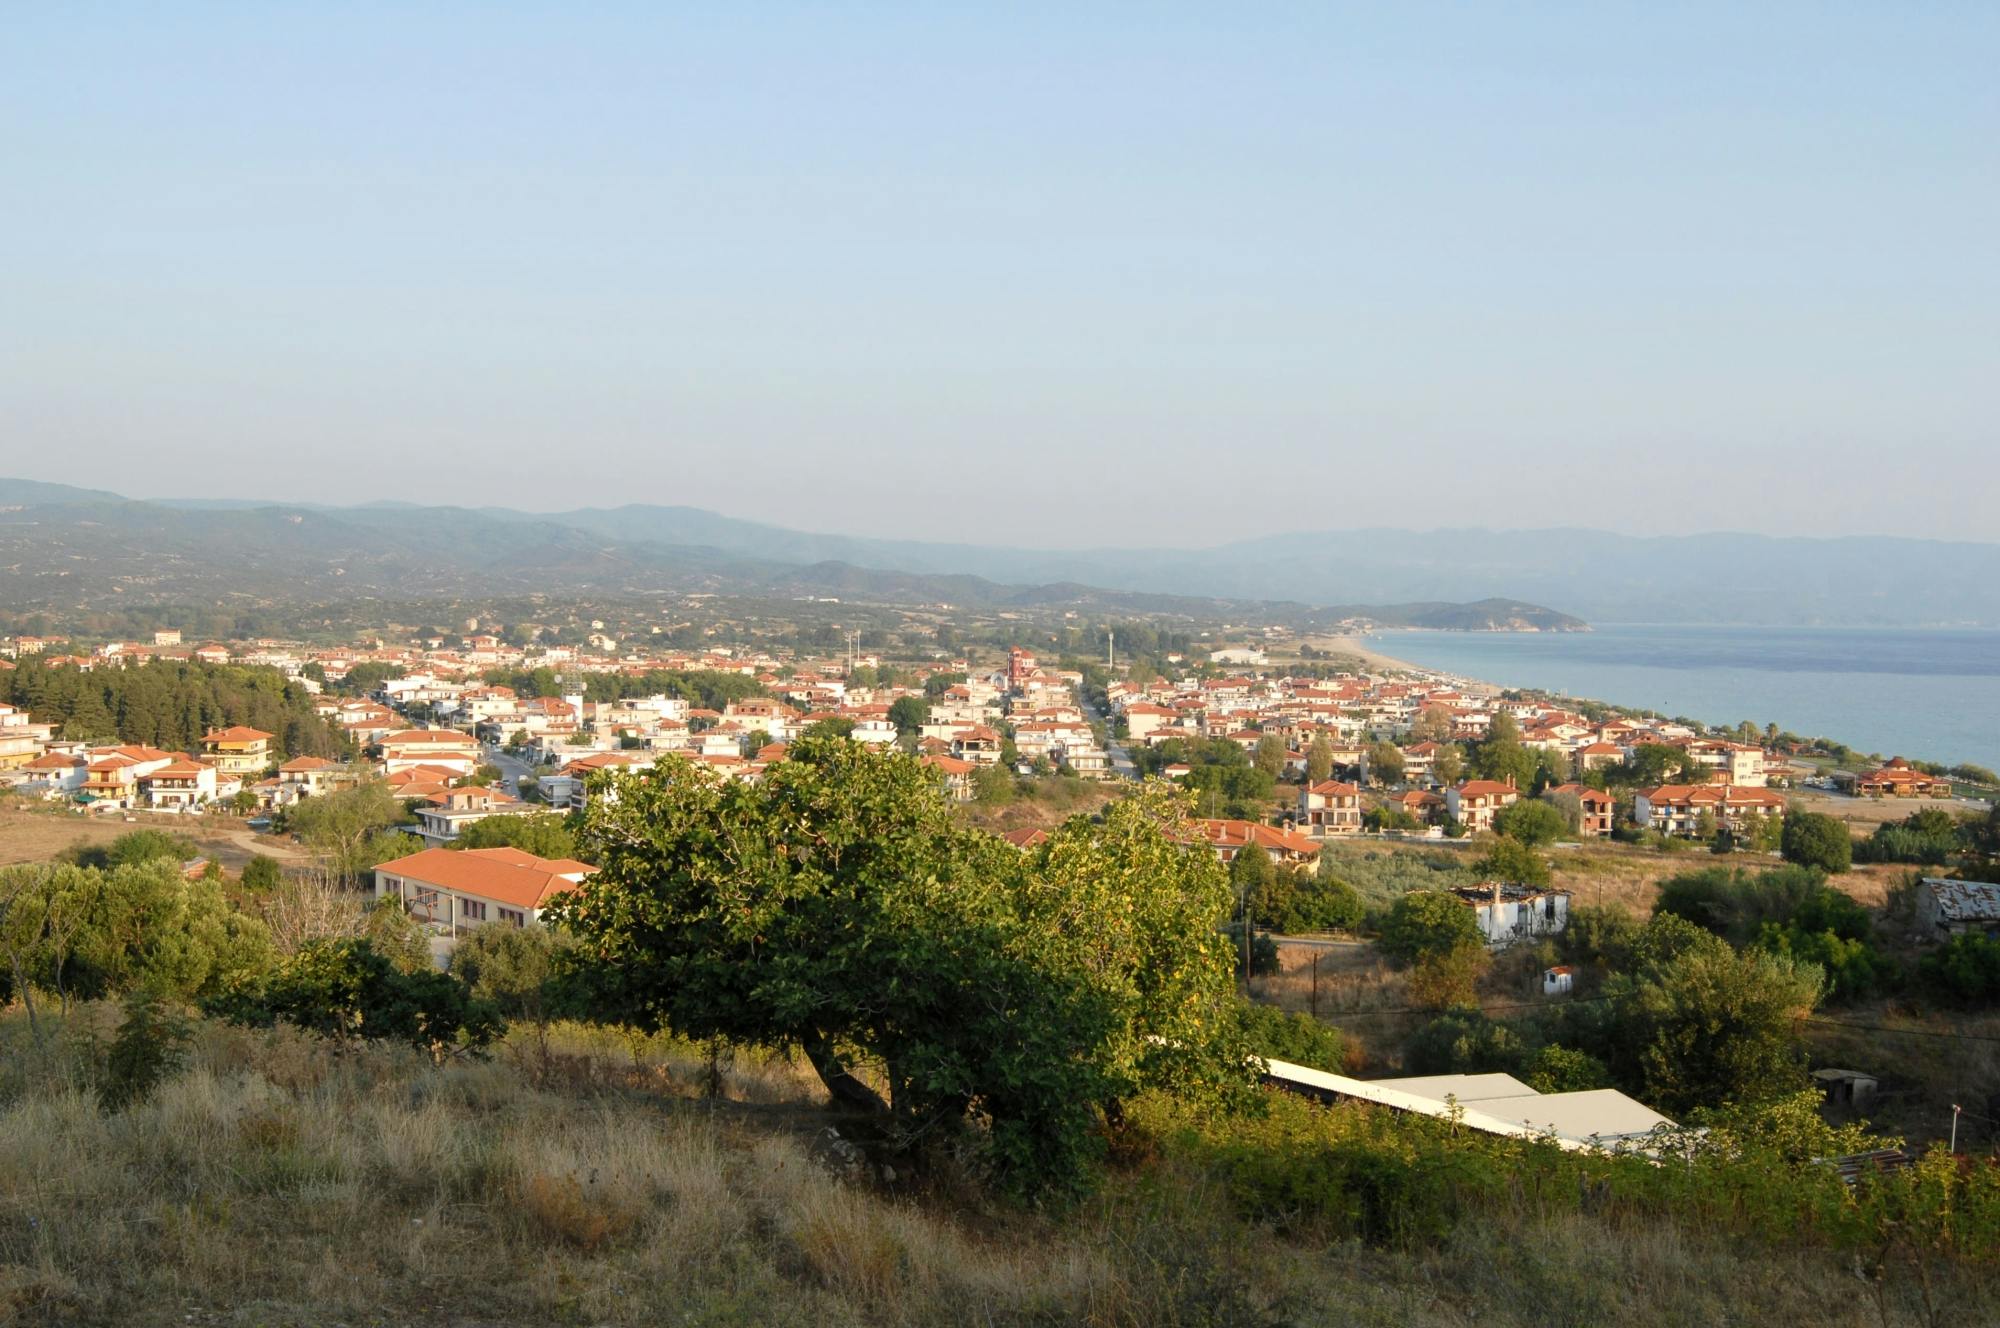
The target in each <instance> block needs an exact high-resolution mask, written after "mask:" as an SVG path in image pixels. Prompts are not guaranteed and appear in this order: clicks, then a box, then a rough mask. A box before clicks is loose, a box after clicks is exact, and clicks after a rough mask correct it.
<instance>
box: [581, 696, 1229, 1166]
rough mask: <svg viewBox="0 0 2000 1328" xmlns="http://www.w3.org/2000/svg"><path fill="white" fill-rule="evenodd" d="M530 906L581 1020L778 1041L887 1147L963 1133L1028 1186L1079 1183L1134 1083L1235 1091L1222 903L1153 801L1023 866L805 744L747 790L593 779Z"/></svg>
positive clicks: (873, 757)
mask: <svg viewBox="0 0 2000 1328" xmlns="http://www.w3.org/2000/svg"><path fill="white" fill-rule="evenodd" d="M614 782H615V784H616V787H617V790H618V797H617V798H616V799H606V798H600V799H596V800H594V801H593V802H592V804H591V809H590V812H589V814H588V816H587V817H586V820H585V823H584V827H583V831H582V836H581V846H582V848H583V851H584V852H585V853H586V854H589V855H591V856H593V857H594V858H595V860H596V861H597V862H598V863H599V864H600V867H601V870H600V871H599V872H598V873H596V874H595V875H593V876H591V877H588V878H586V880H585V881H584V882H583V883H582V884H581V885H580V886H579V887H578V888H577V889H576V890H574V891H572V892H569V893H567V894H565V895H563V896H561V897H560V898H559V899H558V900H557V902H556V903H555V905H554V907H553V908H552V909H551V912H550V916H551V919H552V921H554V922H555V923H556V924H557V925H559V926H562V927H564V928H566V929H568V930H569V931H570V933H571V934H572V935H573V936H574V937H575V938H576V940H577V942H578V946H577V951H576V957H577V964H576V973H577V974H578V976H579V977H580V978H582V979H584V980H586V981H588V982H590V983H591V984H592V990H591V992H590V1001H591V1003H592V1005H593V1006H594V1008H595V1010H596V1012H597V1013H598V1014H599V1016H600V1017H603V1018H607V1019H615V1020H618V1021H621V1022H627V1023H632V1024H636V1025H639V1026H642V1027H661V1026H666V1027H671V1028H673V1029H675V1030H676V1031H678V1032H680V1033H682V1034H685V1035H688V1036H693V1037H703V1038H706V1037H722V1038H728V1039H734V1040H739V1041H744V1042H752V1043H762V1044H766V1045H787V1046H796V1047H798V1048H800V1049H801V1050H802V1051H803V1052H804V1053H805V1055H806V1057H807V1058H808V1060H809V1061H810V1062H811V1064H812V1065H813V1066H814V1068H815V1069H816V1070H817V1071H818V1073H819V1075H820V1077H821V1079H822V1080H823V1081H824V1082H825V1084H826V1086H827V1089H828V1091H829V1093H831V1094H832V1095H833V1097H834V1098H835V1099H836V1101H838V1102H839V1103H841V1104H842V1105H844V1106H846V1107H848V1108H851V1109H859V1110H863V1111H868V1112H871V1113H876V1114H880V1115H883V1116H884V1117H886V1118H887V1119H888V1120H889V1121H891V1122H892V1124H893V1125H894V1126H895V1127H896V1128H897V1129H898V1131H899V1132H900V1133H901V1134H902V1135H903V1136H904V1137H906V1138H920V1137H923V1136H924V1135H926V1134H929V1133H931V1132H933V1131H934V1130H935V1129H936V1128H937V1127H938V1126H941V1125H952V1124H956V1123H960V1122H965V1121H969V1120H978V1121H982V1122H984V1124H985V1127H986V1131H987V1134H986V1137H987V1142H988V1146H989V1147H990V1149H991V1150H992V1152H993V1155H994V1156H995V1158H996V1160H997V1162H998V1163H999V1165H1000V1167H1001V1168H1002V1170H1003V1171H1004V1172H1005V1173H1006V1174H1008V1175H1009V1176H1011V1177H1013V1178H1014V1179H1015V1180H1016V1181H1018V1182H1019V1183H1021V1184H1023V1185H1027V1186H1036V1185H1046V1184H1061V1183H1065V1182H1071V1181H1074V1180H1076V1179H1077V1178H1079V1177H1080V1176H1081V1175H1082V1174H1083V1172H1084V1171H1085V1169H1086V1164H1087V1160H1088V1158H1089V1156H1090V1154H1091V1153H1092V1152H1093V1150H1094V1149H1095V1148H1096V1147H1097V1146H1098V1144H1099V1141H1100V1133H1099V1129H1098V1124H1099V1122H1101V1121H1104V1120H1107V1119H1108V1120H1111V1121H1113V1122H1115V1121H1116V1120H1117V1119H1119V1116H1120V1108H1121V1104H1122V1102H1123V1101H1124V1100H1126V1099H1127V1098H1129V1097H1130V1096H1131V1095H1132V1094H1133V1093H1136V1092H1137V1091H1139V1090H1140V1089H1141V1088H1144V1087H1146V1086H1147V1085H1149V1084H1156V1085H1162V1086H1166V1087H1170V1088H1176V1089H1180V1090H1183V1091H1195V1090H1198V1089H1203V1088H1206V1089H1209V1090H1213V1091H1220V1090H1222V1089H1224V1088H1226V1087H1228V1086H1230V1085H1231V1084H1233V1083H1240V1082H1241V1080H1242V1077H1243V1074H1244V1071H1243V1066H1242V1060H1241V1058H1240V1057H1239V1056H1236V1055H1234V1053H1233V1048H1231V1047H1230V1045H1229V1040H1228V1036H1227V1035H1228V1033H1229V1030H1230V1029H1231V1028H1233V1024H1232V1022H1231V1021H1229V1020H1228V1019H1227V1018H1226V1012H1227V1009H1228V1002H1229V1001H1230V999H1231V995H1232V993H1231V986H1232V984H1231V982H1230V977H1229V958H1228V950H1227V946H1226V944H1225V943H1224V942H1222V940H1221V938H1220V937H1219V936H1218V935H1217V934H1216V930H1215V928H1216V924H1217V922H1218V921H1219V920H1220V918H1221V917H1222V915H1223V914H1224V912H1225V911H1226V909H1227V907H1228V903H1229V899H1230V893H1229V887H1228V883H1227V881H1226V879H1225V878H1224V876H1223V873H1222V872H1221V870H1220V868H1219V867H1218V866H1217V865H1216V863H1215V862H1214V859H1213V856H1212V854H1210V853H1209V851H1208V850H1207V848H1206V846H1205V844H1204V843H1203V842H1202V841H1201V840H1200V838H1199V836H1197V835H1195V834H1193V833H1191V832H1190V830H1189V828H1188V827H1187V826H1186V825H1185V823H1184V818H1185V814H1186V808H1185V805H1184V804H1183V803H1182V802H1181V801H1179V800H1178V798H1177V797H1176V796H1175V795H1173V794H1171V793H1169V792H1167V791H1165V790H1162V789H1157V788H1155V789H1151V790H1148V791H1147V792H1144V793H1141V794H1140V795H1138V796H1137V797H1134V798H1131V799H1128V800H1126V801H1124V802H1121V803H1118V804H1114V806H1113V807H1112V808H1110V809H1109V810H1108V811H1107V812H1106V814H1105V816H1104V818H1103V820H1102V822H1101V823H1100V822H1091V821H1088V820H1083V819H1074V820H1072V821H1071V822H1070V823H1068V824H1066V825H1065V826H1063V827H1061V828H1060V829H1059V830H1058V831H1057V832H1056V833H1055V834H1054V835H1053V836H1051V838H1050V840H1049V841H1048V842H1047V843H1046V844H1044V845H1043V846H1042V847H1041V849H1040V851H1039V852H1038V853H1036V854H1033V855H1027V854H1022V853H1020V852H1019V851H1017V850H1015V849H1013V848H1012V847H1010V846H1009V845H1007V844H1006V843H1005V842H1004V841H1002V840H999V839H997V838H995V837H993V836H991V835H988V834H984V833H982V832H979V831H976V830H972V829H969V828H967V827H965V826H963V825H961V824H960V822H959V821H958V820H957V818H956V817H955V816H954V815H953V813H952V810H951V808H950V805H949V804H948V803H947V802H946V800H945V798H944V795H943V792H942V790H941V789H940V788H939V786H938V784H937V782H936V781H935V780H934V779H933V778H931V777H930V774H929V772H928V770H927V769H926V768H925V767H924V766H923V765H922V764H921V763H919V762H917V761H915V760H914V759H912V758H909V757H907V756H903V755H901V754H899V753H893V752H878V751H873V750H870V749H868V748H866V747H864V746H863V745H861V744H857V743H853V742H848V741H843V740H841V739H838V738H833V737H820V736H810V735H809V736H806V737H802V738H801V739H800V740H799V741H798V742H797V743H795V744H794V745H793V747H792V749H791V752H790V753H789V759H787V760H786V761H785V762H783V763H782V764H780V765H778V766H776V767H774V768H773V769H772V770H771V771H770V772H769V773H768V774H767V775H766V776H765V778H764V779H763V780H761V781H759V782H758V783H755V784H746V783H743V782H738V781H726V780H722V779H720V778H717V777H715V776H714V775H712V774H711V773H710V772H708V771H706V770H704V769H702V768H700V767H697V766H696V765H694V764H693V763H691V762H688V761H686V760H685V759H682V758H668V759H667V760H665V761H663V762H662V763H660V764H659V765H658V766H656V767H654V768H653V769H651V770H649V771H643V772H634V773H629V774H620V775H618V776H616V777H615V781H614Z"/></svg>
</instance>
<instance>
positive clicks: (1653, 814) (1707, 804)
mask: <svg viewBox="0 0 2000 1328" xmlns="http://www.w3.org/2000/svg"><path fill="white" fill-rule="evenodd" d="M1784 814H1785V796H1784V794H1782V793H1778V792H1775V791H1773V790H1771V789H1768V788H1744V787H1742V786H1741V785H1736V784H1662V785H1660V786H1659V787H1658V788H1650V789H1640V790H1639V791H1638V792H1637V793H1636V794H1634V795H1633V797H1632V820H1633V821H1634V822H1635V823H1636V824H1637V825H1638V826H1639V828H1640V829H1642V830H1657V831H1659V832H1660V833H1661V834H1663V835H1696V834H1699V833H1700V831H1701V827H1702V818H1703V816H1704V815H1706V816H1708V817H1709V818H1710V819H1712V820H1713V822H1714V824H1715V826H1716V828H1717V829H1727V830H1730V831H1732V832H1735V831H1739V830H1741V829H1742V828H1743V827H1744V825H1745V823H1746V822H1748V821H1749V820H1751V818H1753V817H1763V816H1783V815H1784Z"/></svg>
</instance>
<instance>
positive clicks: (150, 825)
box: [0, 802, 303, 871]
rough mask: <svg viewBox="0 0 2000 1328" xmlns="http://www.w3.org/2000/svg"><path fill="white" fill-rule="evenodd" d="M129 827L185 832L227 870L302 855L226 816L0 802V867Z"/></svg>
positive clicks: (42, 858) (43, 857) (40, 858)
mask: <svg viewBox="0 0 2000 1328" xmlns="http://www.w3.org/2000/svg"><path fill="white" fill-rule="evenodd" d="M133 830H166V831H169V832H171V833H173V834H177V835H186V836H187V837H188V838H189V839H191V840H193V841H194V845H195V848H196V849H197V850H198V851H199V852H200V853H201V854H202V855H203V856H204V857H210V858H214V859H216V860H217V861H219V862H221V863H222V864H223V865H224V866H225V867H228V868H230V869H231V870H232V871H235V870H240V869H241V868H242V866H243V864H244V863H246V862H248V861H249V860H250V858H251V855H252V854H256V853H262V854H265V855H267V856H269V857H275V858H280V859H284V860H288V861H289V860H291V859H293V858H296V857H302V856H303V854H301V853H300V850H299V847H298V845H296V844H294V843H292V842H290V841H289V840H282V839H276V838H273V837H271V836H269V835H259V834H255V833H253V832H251V831H250V830H249V829H248V828H246V827H245V826H244V825H243V824H242V823H241V822H239V821H236V820H234V819H232V818H229V817H223V816H217V817H212V818H203V817H195V818H192V819H183V818H181V817H178V816H166V815H135V816H134V817H133V819H132V820H130V821H127V820H126V819H125V818H124V817H123V816H79V815H77V814H76V813H75V812H67V811H62V810H60V809H58V808H55V807H41V806H32V807H31V806H25V805H19V804H15V805H8V804H7V803H6V802H0V867H4V866H8V865H10V864H12V863H17V862H46V861H48V860H49V859H50V858H52V857H54V856H55V855H56V854H58V853H60V852H62V851H63V850H64V849H66V848H68V847H69V846H70V845H72V844H75V843H79V842H80V843H84V844H90V845H99V844H108V843H110V842H111V841H112V840H114V839H116V838H118V836H120V835H122V834H127V833H129V832H131V831H133Z"/></svg>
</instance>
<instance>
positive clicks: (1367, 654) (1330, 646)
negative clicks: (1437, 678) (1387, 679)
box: [1306, 636, 1501, 694]
mask: <svg viewBox="0 0 2000 1328" xmlns="http://www.w3.org/2000/svg"><path fill="white" fill-rule="evenodd" d="M1306 644H1307V645H1309V646H1311V647H1312V648H1313V649H1314V650H1324V651H1327V652H1329V653H1333V654H1341V655H1353V656H1355V657H1356V658H1358V659H1359V660H1360V661H1361V662H1362V663H1363V664H1366V665H1367V666H1368V667H1369V668H1371V669H1395V670H1400V671H1402V672H1405V673H1429V674H1442V673H1443V670H1440V669H1432V668H1426V667H1424V666H1423V665H1421V664H1412V663H1410V661H1408V660H1406V659H1397V658H1396V657H1395V656H1394V655H1385V654H1383V653H1382V652H1381V651H1380V650H1379V649H1377V648H1376V647H1375V646H1373V645H1372V644H1370V643H1369V641H1368V638H1367V637H1364V636H1316V637H1313V638H1312V639H1310V640H1308V641H1307V642H1306ZM1449 676H1453V677H1456V675H1449ZM1458 681H1459V682H1460V683H1461V684H1463V685H1464V687H1465V688H1466V690H1468V691H1476V692H1479V693H1482V694H1487V693H1492V694H1497V693H1498V692H1499V691H1500V690H1501V689H1500V688H1498V687H1496V686H1494V685H1493V684H1491V683H1486V682H1480V681H1479V680H1478V679H1476V678H1459V679H1458Z"/></svg>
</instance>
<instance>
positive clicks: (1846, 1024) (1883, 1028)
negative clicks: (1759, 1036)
mask: <svg viewBox="0 0 2000 1328" xmlns="http://www.w3.org/2000/svg"><path fill="white" fill-rule="evenodd" d="M1806 1022H1807V1023H1809V1024H1831V1025H1833V1026H1835V1027H1836V1028H1859V1029H1862V1030H1863V1031H1865V1032H1869V1033H1901V1034H1903V1035H1905V1036H1907V1037H1930V1038H1951V1039H1952V1040H1954V1041H1958V1042H2000V1037H1994V1036H1991V1035H1988V1034H1985V1033H1948V1032H1945V1031H1943V1030H1942V1029H1935V1028H1895V1027H1892V1026H1890V1025H1888V1024H1857V1023H1854V1022H1852V1021H1851V1020H1847V1019H1825V1018H1822V1017H1820V1016H1819V1015H1807V1016H1806Z"/></svg>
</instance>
